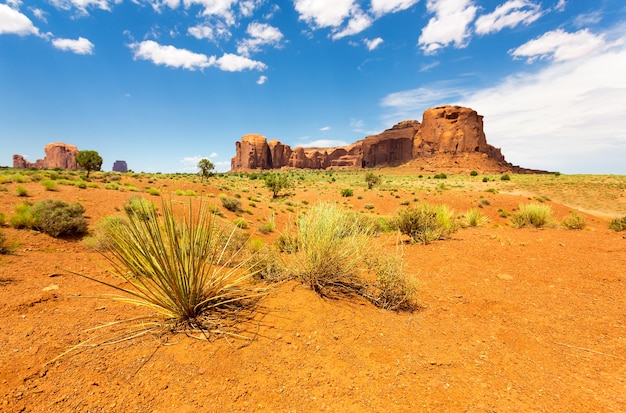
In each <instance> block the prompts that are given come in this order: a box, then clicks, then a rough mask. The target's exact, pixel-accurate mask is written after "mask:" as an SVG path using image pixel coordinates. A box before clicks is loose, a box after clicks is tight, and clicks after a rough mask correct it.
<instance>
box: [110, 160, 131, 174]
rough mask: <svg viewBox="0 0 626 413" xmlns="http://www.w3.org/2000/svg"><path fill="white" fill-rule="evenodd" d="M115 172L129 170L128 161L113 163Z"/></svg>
mask: <svg viewBox="0 0 626 413" xmlns="http://www.w3.org/2000/svg"><path fill="white" fill-rule="evenodd" d="M113 172H128V165H126V161H115V163H113Z"/></svg>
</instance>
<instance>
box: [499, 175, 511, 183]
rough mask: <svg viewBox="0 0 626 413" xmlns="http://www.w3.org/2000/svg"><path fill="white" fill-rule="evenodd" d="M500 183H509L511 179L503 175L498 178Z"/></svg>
mask: <svg viewBox="0 0 626 413" xmlns="http://www.w3.org/2000/svg"><path fill="white" fill-rule="evenodd" d="M500 180H501V181H510V180H511V177H510V176H509V174H504V175H502V176H501V177H500Z"/></svg>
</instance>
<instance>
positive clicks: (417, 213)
mask: <svg viewBox="0 0 626 413" xmlns="http://www.w3.org/2000/svg"><path fill="white" fill-rule="evenodd" d="M395 226H396V227H397V228H398V230H399V231H400V232H401V233H403V234H405V235H408V236H409V237H411V239H412V240H413V241H415V242H420V243H423V244H430V243H431V242H433V241H437V240H440V239H446V238H448V237H449V236H450V234H452V233H453V232H456V231H457V229H458V223H457V222H456V219H455V216H454V211H452V210H451V209H450V208H448V206H447V205H436V206H433V205H428V204H423V203H422V204H418V205H415V206H412V207H408V208H404V209H401V210H400V211H398V215H397V217H396V219H395Z"/></svg>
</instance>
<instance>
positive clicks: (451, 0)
mask: <svg viewBox="0 0 626 413" xmlns="http://www.w3.org/2000/svg"><path fill="white" fill-rule="evenodd" d="M426 9H427V10H428V12H429V13H432V14H434V15H435V16H434V17H432V18H431V19H430V20H429V21H428V25H426V27H424V28H423V29H422V34H421V36H420V38H419V42H418V45H420V46H421V48H422V50H423V51H424V53H425V54H432V53H436V52H437V51H438V50H439V49H441V48H442V47H446V46H448V45H449V44H450V43H453V44H454V46H455V47H457V48H462V47H465V46H466V45H467V42H468V39H469V36H470V32H469V30H468V26H469V24H470V23H471V22H472V21H473V20H474V16H475V15H476V10H477V8H476V6H474V3H473V2H472V0H428V2H427V3H426Z"/></svg>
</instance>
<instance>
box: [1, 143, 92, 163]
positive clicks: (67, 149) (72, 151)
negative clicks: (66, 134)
mask: <svg viewBox="0 0 626 413" xmlns="http://www.w3.org/2000/svg"><path fill="white" fill-rule="evenodd" d="M44 152H45V154H46V155H45V157H44V158H43V159H37V161H36V162H29V161H27V160H26V159H24V157H23V156H22V155H17V154H16V155H13V167H14V168H37V169H55V168H60V169H68V170H78V169H81V168H80V166H78V164H77V163H76V154H77V153H78V148H77V147H76V146H74V145H68V144H66V143H61V142H57V143H49V144H47V145H46V146H45V148H44Z"/></svg>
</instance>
